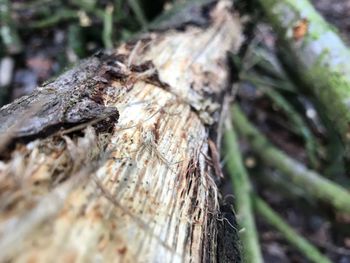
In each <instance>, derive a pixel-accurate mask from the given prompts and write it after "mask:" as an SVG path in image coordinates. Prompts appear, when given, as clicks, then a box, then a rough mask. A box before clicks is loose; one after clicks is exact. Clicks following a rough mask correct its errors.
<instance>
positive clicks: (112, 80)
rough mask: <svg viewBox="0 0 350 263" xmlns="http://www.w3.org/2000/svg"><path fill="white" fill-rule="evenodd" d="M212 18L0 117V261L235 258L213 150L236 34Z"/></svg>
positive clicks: (55, 85) (72, 74) (221, 7)
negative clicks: (224, 217)
mask: <svg viewBox="0 0 350 263" xmlns="http://www.w3.org/2000/svg"><path fill="white" fill-rule="evenodd" d="M209 14H210V15H209V16H208V18H207V19H209V20H208V21H209V23H208V25H207V26H206V27H197V26H194V25H186V26H185V27H184V28H183V29H182V30H176V29H167V30H165V31H164V30H163V31H159V32H152V33H147V34H144V35H142V36H140V37H139V38H138V39H137V40H135V41H133V42H132V43H126V44H122V45H121V46H119V47H118V48H117V49H115V50H113V52H111V53H108V54H107V53H103V52H102V53H99V54H96V55H95V56H93V57H92V58H90V59H87V60H86V61H83V62H82V63H81V64H80V65H79V66H77V67H75V68H74V69H72V70H70V71H68V72H67V73H65V74H64V75H62V76H61V77H59V78H58V79H57V80H56V81H54V82H51V83H47V84H46V85H44V86H42V87H39V88H38V89H37V90H36V91H35V92H34V93H33V94H32V95H29V96H27V97H23V98H20V99H19V100H17V101H15V102H13V103H12V104H10V105H7V106H5V107H3V108H2V109H1V110H0V122H1V128H0V132H1V138H2V139H1V147H2V149H3V151H2V156H3V160H2V161H1V162H0V189H1V190H0V260H1V261H5V260H11V261H18V262H24V261H25V262H28V261H32V262H96V261H102V262H190V261H191V262H202V261H205V262H216V261H221V262H223V261H230V262H235V261H239V256H238V254H236V252H235V251H236V250H235V249H237V244H236V243H235V239H234V237H235V229H234V228H232V223H230V222H229V219H223V218H222V214H221V213H220V206H219V197H218V190H217V186H216V184H215V182H214V178H215V177H216V176H219V175H218V174H217V173H219V172H218V171H219V170H220V169H219V166H218V163H217V161H218V160H219V159H218V157H217V154H218V151H217V150H216V149H215V143H213V142H215V141H216V140H217V138H218V136H220V134H219V133H218V131H219V129H218V123H219V120H220V117H221V110H222V101H223V99H224V96H225V94H226V93H227V91H228V88H229V71H228V65H227V60H226V53H227V51H233V52H234V51H237V49H238V47H239V45H240V43H241V28H240V24H239V19H238V17H236V15H234V14H233V11H232V7H231V6H230V2H229V1H220V2H219V3H218V4H217V5H214V6H213V5H211V9H210V12H209ZM209 139H210V140H212V141H213V142H211V143H210V144H209ZM209 146H210V147H209ZM210 149H211V151H210ZM211 153H213V154H214V155H215V156H214V157H213V158H212V157H211ZM226 214H227V211H226ZM228 214H229V213H228ZM230 217H232V214H231V215H230ZM219 230H225V233H226V234H225V235H226V237H225V239H224V238H222V236H225V235H224V234H223V235H221V234H218V231H219ZM227 233H228V234H227ZM227 236H229V237H230V238H227ZM218 239H219V240H218ZM223 240H224V241H223ZM224 242H226V245H225V244H224ZM227 245H228V246H229V249H227ZM231 245H232V247H231ZM218 251H221V252H222V254H220V252H218ZM220 257H221V258H220Z"/></svg>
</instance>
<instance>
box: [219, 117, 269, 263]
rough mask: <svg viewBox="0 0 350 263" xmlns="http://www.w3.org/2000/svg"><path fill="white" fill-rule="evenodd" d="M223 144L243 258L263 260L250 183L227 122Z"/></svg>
mask: <svg viewBox="0 0 350 263" xmlns="http://www.w3.org/2000/svg"><path fill="white" fill-rule="evenodd" d="M224 146H225V155H226V158H227V165H226V166H227V170H228V172H229V175H230V178H231V182H232V187H233V190H234V193H235V198H236V202H235V203H236V208H237V219H238V224H239V225H240V227H241V228H242V229H243V230H242V231H241V232H240V236H241V239H242V243H243V248H244V256H245V260H246V262H251V263H257V262H263V259H262V255H261V250H260V245H259V240H258V234H257V231H256V226H255V221H254V215H253V209H252V206H251V200H250V196H251V185H250V182H249V178H248V174H247V172H246V170H245V168H244V165H243V162H242V157H241V153H240V151H239V146H238V142H237V136H236V133H235V131H234V129H233V128H232V125H231V123H229V122H227V123H226V131H225V134H224Z"/></svg>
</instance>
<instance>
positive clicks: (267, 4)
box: [260, 0, 350, 156]
mask: <svg viewBox="0 0 350 263" xmlns="http://www.w3.org/2000/svg"><path fill="white" fill-rule="evenodd" d="M260 4H261V6H262V7H263V9H264V11H265V13H266V15H267V18H268V20H269V22H270V23H271V25H272V26H273V27H274V29H275V30H276V31H277V32H278V35H279V39H280V41H281V43H282V45H281V46H283V48H285V50H286V51H287V52H286V53H285V54H284V56H282V57H281V58H282V59H283V60H284V61H285V62H286V63H287V64H289V65H290V70H291V71H293V73H295V75H296V76H297V77H298V78H300V81H301V82H303V84H304V86H305V87H308V89H310V90H311V92H312V93H313V95H314V96H315V97H316V99H317V100H318V101H319V102H320V103H321V104H322V106H323V107H324V108H325V110H326V112H327V116H328V117H329V119H330V120H331V121H332V122H333V123H334V124H335V127H336V129H337V131H338V132H339V134H340V135H341V137H342V139H343V142H344V143H345V144H346V148H347V155H348V156H349V154H350V103H349V102H350V64H349V61H350V51H349V49H348V47H347V46H346V45H345V44H344V43H343V41H342V40H341V38H340V37H339V36H338V34H337V32H336V31H335V30H334V29H333V28H332V27H331V26H330V25H329V24H328V23H327V22H326V21H325V20H324V19H323V18H322V16H321V15H319V14H318V12H317V11H316V10H315V8H314V7H313V6H312V4H311V3H310V2H309V1H308V0H298V1H295V0H260Z"/></svg>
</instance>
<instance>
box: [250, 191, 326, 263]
mask: <svg viewBox="0 0 350 263" xmlns="http://www.w3.org/2000/svg"><path fill="white" fill-rule="evenodd" d="M252 201H253V205H254V208H255V210H256V211H257V212H258V213H259V214H260V215H261V216H262V217H263V218H264V219H265V220H266V222H267V223H269V224H271V225H272V226H273V227H274V228H276V229H277V230H278V231H279V232H281V234H282V235H283V237H284V238H285V239H286V240H287V241H288V242H289V243H291V244H292V245H293V246H294V247H296V248H297V249H298V250H299V251H300V252H301V253H303V255H304V256H305V257H306V258H308V259H309V260H310V261H311V262H315V263H330V262H331V261H330V260H329V259H328V258H327V257H325V256H323V255H322V254H321V253H320V252H319V251H318V249H317V248H316V247H314V246H313V245H312V244H311V243H310V242H309V241H307V240H306V239H305V238H303V237H302V236H300V235H299V234H298V233H297V232H295V231H294V229H292V228H291V227H290V226H289V225H287V224H286V223H285V222H284V221H283V219H282V218H281V217H280V216H279V215H277V214H276V212H274V211H273V210H272V209H271V208H270V207H269V206H268V204H266V203H265V202H264V201H263V200H262V199H260V198H258V197H256V196H252Z"/></svg>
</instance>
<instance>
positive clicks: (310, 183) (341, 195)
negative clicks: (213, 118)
mask: <svg viewBox="0 0 350 263" xmlns="http://www.w3.org/2000/svg"><path fill="white" fill-rule="evenodd" d="M232 119H233V122H234V124H235V126H236V127H237V129H238V131H239V133H240V134H242V135H243V136H244V137H245V138H247V139H248V140H249V143H250V145H251V147H252V148H253V149H254V151H256V153H257V154H258V155H259V156H260V157H261V159H262V160H264V161H265V163H266V164H269V165H271V166H274V167H276V168H277V169H278V170H280V171H281V172H283V173H284V174H285V175H286V176H288V177H289V179H290V180H291V183H294V184H295V185H297V186H300V187H302V188H303V189H305V190H306V191H308V192H309V193H310V195H312V196H315V197H317V198H318V199H319V200H322V201H325V202H327V203H329V204H330V205H331V206H333V207H334V208H335V209H336V210H338V211H341V212H345V213H350V202H349V200H350V193H349V192H348V191H347V190H346V189H345V188H343V187H341V186H339V185H337V184H336V183H334V182H332V181H330V180H328V179H326V178H324V177H322V176H321V175H320V174H318V173H316V172H315V171H312V170H309V169H308V168H307V167H305V166H304V165H303V164H302V163H299V162H298V161H296V160H294V159H292V158H290V157H289V156H287V155H286V154H284V153H283V152H282V151H280V150H278V149H276V148H275V147H274V146H272V144H271V143H270V142H269V141H268V140H267V139H266V138H265V137H264V136H263V135H262V134H261V133H259V131H258V130H257V129H256V128H255V127H253V126H252V125H251V124H250V123H249V121H248V120H247V118H246V117H245V116H244V114H243V113H242V112H241V110H240V109H239V108H238V106H237V105H235V106H234V107H233V108H232Z"/></svg>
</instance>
